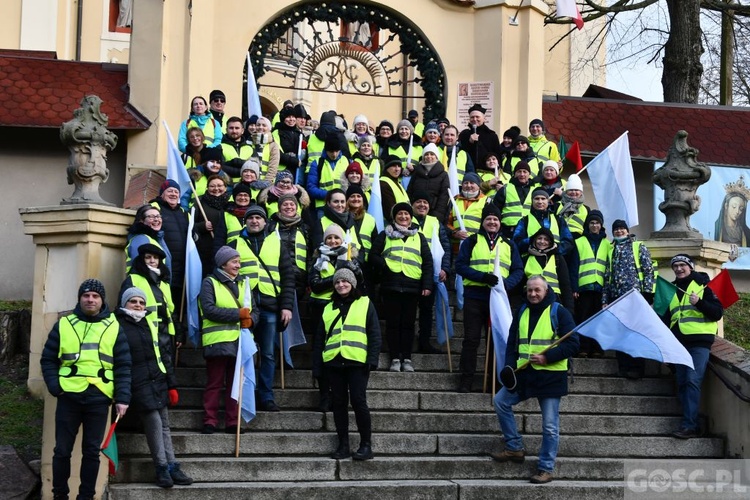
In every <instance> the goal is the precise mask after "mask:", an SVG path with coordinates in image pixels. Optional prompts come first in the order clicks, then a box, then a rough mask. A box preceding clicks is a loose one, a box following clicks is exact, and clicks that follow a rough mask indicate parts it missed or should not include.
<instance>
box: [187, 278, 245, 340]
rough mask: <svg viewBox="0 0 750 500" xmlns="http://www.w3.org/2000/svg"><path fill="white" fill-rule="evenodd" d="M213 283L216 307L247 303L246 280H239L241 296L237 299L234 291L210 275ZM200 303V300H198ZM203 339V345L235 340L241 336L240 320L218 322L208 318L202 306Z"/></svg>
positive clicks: (229, 307) (226, 307)
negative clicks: (235, 321)
mask: <svg viewBox="0 0 750 500" xmlns="http://www.w3.org/2000/svg"><path fill="white" fill-rule="evenodd" d="M209 278H210V279H211V284H212V285H213V286H214V297H215V298H216V302H215V304H216V307H220V308H223V309H239V307H238V306H237V304H238V303H239V304H240V305H243V306H244V304H245V281H244V279H240V280H238V281H237V288H238V289H239V291H240V296H239V297H238V298H237V299H235V297H234V295H233V294H232V292H230V291H229V289H228V288H227V287H226V286H224V285H223V284H222V283H221V282H220V281H219V280H217V279H216V278H214V277H213V276H209ZM198 304H200V301H198ZM201 318H202V321H201V334H202V336H201V340H202V343H203V347H205V346H208V345H213V344H218V343H219V342H234V341H235V340H237V339H239V338H240V322H239V320H238V321H237V323H218V322H216V321H213V320H211V319H208V318H206V316H205V315H204V314H203V309H202V308H201Z"/></svg>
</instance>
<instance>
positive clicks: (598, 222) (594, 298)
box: [568, 182, 612, 357]
mask: <svg viewBox="0 0 750 500" xmlns="http://www.w3.org/2000/svg"><path fill="white" fill-rule="evenodd" d="M568 185H570V182H569V183H568ZM583 225H584V230H583V235H582V236H581V237H580V238H577V239H576V248H575V251H574V252H571V253H570V265H569V266H568V267H569V270H570V286H571V288H572V289H573V298H574V299H575V302H576V308H575V314H574V317H575V320H576V324H578V325H580V324H581V323H583V322H584V321H585V320H587V319H589V318H590V317H591V316H593V315H594V314H596V313H598V312H599V311H601V310H602V289H603V288H604V273H605V272H606V270H607V268H608V267H609V255H610V253H611V251H612V250H611V247H612V245H611V244H610V242H609V240H608V239H607V232H606V231H605V229H604V216H602V213H601V212H600V211H599V210H591V211H590V212H589V213H588V216H587V217H586V221H585V222H584V224H583ZM603 354H604V352H603V351H602V348H601V347H600V346H599V343H598V342H597V341H596V340H594V339H591V338H588V337H581V353H580V355H581V357H586V356H596V357H599V356H602V355H603Z"/></svg>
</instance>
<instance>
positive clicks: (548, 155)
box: [529, 118, 562, 167]
mask: <svg viewBox="0 0 750 500" xmlns="http://www.w3.org/2000/svg"><path fill="white" fill-rule="evenodd" d="M545 131H546V130H545V127H544V122H543V121H542V120H541V119H539V118H534V119H533V120H531V122H529V145H530V146H531V149H533V150H534V153H536V156H537V157H538V158H540V159H541V160H542V161H546V160H554V161H556V162H557V164H558V165H559V166H560V167H562V160H560V152H559V151H558V150H557V144H555V143H554V142H552V141H548V140H547V137H545V135H544V132H545Z"/></svg>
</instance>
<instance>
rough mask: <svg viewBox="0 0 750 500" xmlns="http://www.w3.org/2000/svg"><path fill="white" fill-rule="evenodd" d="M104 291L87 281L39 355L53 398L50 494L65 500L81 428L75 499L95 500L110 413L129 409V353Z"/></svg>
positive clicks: (125, 339) (123, 413) (51, 332)
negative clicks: (78, 483) (53, 428)
mask: <svg viewBox="0 0 750 500" xmlns="http://www.w3.org/2000/svg"><path fill="white" fill-rule="evenodd" d="M105 297H106V295H105V291H104V285H102V283H101V282H100V281H99V280H95V279H88V280H86V281H84V282H83V283H81V286H80V287H79V288H78V305H77V306H76V307H75V309H74V310H73V312H72V313H71V314H69V315H67V316H65V317H63V318H61V319H60V320H59V321H58V322H57V323H55V326H53V327H52V330H51V331H50V332H49V336H48V337H47V342H46V343H45V344H44V350H43V351H42V357H41V361H40V362H41V365H42V375H43V376H44V383H45V384H46V385H47V390H49V392H50V394H52V395H53V396H54V397H56V398H57V409H56V410H55V452H54V456H53V457H52V494H53V495H54V497H55V498H68V493H69V492H70V488H69V487H68V479H69V478H70V456H71V453H72V451H73V445H74V444H75V441H76V436H77V435H78V428H79V427H81V426H83V439H82V442H81V448H82V450H83V458H82V460H81V471H80V476H81V485H80V487H79V490H78V498H79V499H82V500H83V499H93V498H94V495H95V494H96V478H97V476H98V474H99V446H100V444H101V442H102V439H103V438H104V431H105V430H106V428H107V417H108V416H109V407H110V405H111V404H112V402H113V401H114V402H115V410H116V411H117V414H118V415H120V416H123V415H125V412H126V411H127V410H128V405H129V404H130V368H131V359H130V348H129V347H128V340H127V338H126V337H125V335H124V334H123V333H122V330H121V328H120V325H119V323H118V322H117V320H116V319H115V317H114V315H113V314H112V313H111V312H110V310H109V308H107V304H106V303H105V302H104V300H105Z"/></svg>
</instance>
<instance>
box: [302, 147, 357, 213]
mask: <svg viewBox="0 0 750 500" xmlns="http://www.w3.org/2000/svg"><path fill="white" fill-rule="evenodd" d="M340 147H341V144H340V138H339V136H338V135H336V134H330V135H329V136H328V138H327V139H326V141H325V148H324V149H325V152H324V154H323V155H322V156H320V157H319V158H318V159H316V160H314V161H313V162H312V164H311V165H310V171H309V172H308V174H307V192H308V193H309V194H310V197H311V198H312V199H313V200H315V207H316V209H317V210H318V215H319V216H320V214H321V212H322V207H323V205H324V204H325V199H326V196H327V195H328V192H329V191H331V190H332V189H335V188H341V175H342V174H343V173H344V172H345V171H346V168H347V167H348V166H349V159H348V158H347V157H346V156H344V155H343V153H342V152H341V149H338V148H340Z"/></svg>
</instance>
